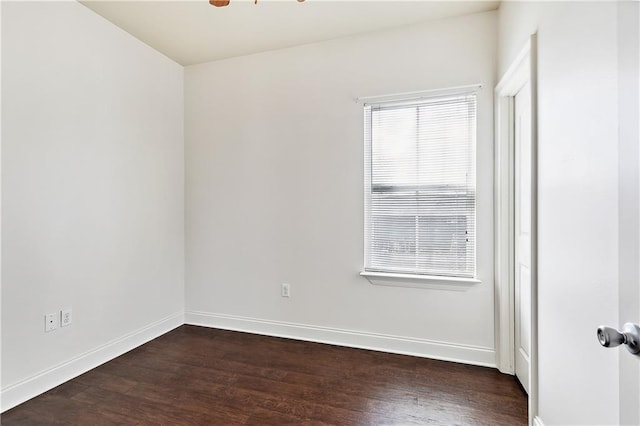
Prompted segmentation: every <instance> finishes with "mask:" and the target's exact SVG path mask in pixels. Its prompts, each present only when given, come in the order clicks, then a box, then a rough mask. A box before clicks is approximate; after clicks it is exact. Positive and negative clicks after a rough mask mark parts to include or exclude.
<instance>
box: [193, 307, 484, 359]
mask: <svg viewBox="0 0 640 426" xmlns="http://www.w3.org/2000/svg"><path fill="white" fill-rule="evenodd" d="M185 324H189V325H199V326H203V327H211V328H219V329H224V330H233V331H242V332H246V333H254V334H262V335H265V336H273V337H283V338H288V339H297V340H304V341H308V342H317V343H326V344H330V345H338V346H346V347H351V348H359V349H369V350H374V351H382V352H390V353H396V354H402V355H412V356H417V357H423V358H433V359H439V360H443V361H454V362H460V363H465V364H472V365H480V366H484V367H494V368H495V350H493V349H492V348H485V347H479V346H470V345H462V344H456V343H449V342H438V341H433V340H425V339H416V338H412V337H403V336H392V335H385V334H377V333H369V332H362V331H355V330H342V329H337V328H328V327H319V326H313V325H306V324H296V323H289V322H283V321H272V320H263V319H258V318H247V317H239V316H235V315H224V314H216V313H211V312H197V311H187V312H185Z"/></svg>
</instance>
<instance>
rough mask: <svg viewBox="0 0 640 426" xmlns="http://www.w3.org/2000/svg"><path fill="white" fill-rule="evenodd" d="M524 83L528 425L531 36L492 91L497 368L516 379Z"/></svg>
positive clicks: (534, 194)
mask: <svg viewBox="0 0 640 426" xmlns="http://www.w3.org/2000/svg"><path fill="white" fill-rule="evenodd" d="M527 81H529V83H530V87H531V151H532V152H531V354H530V367H529V368H530V371H529V424H530V425H531V424H533V421H534V418H536V416H537V414H538V214H537V212H538V121H537V110H538V97H537V95H538V76H537V37H536V34H532V35H531V37H530V38H529V40H528V41H527V43H526V45H525V46H524V48H523V49H522V51H521V52H520V54H519V55H518V56H517V57H516V59H515V61H514V62H513V63H512V64H511V66H510V67H509V69H508V70H507V72H505V74H504V76H503V77H502V79H501V80H500V82H499V83H498V85H497V86H496V88H495V94H494V96H495V146H494V153H495V158H494V161H495V164H494V176H495V188H494V189H495V192H494V194H495V195H494V209H495V216H494V220H495V223H494V239H495V253H494V254H495V307H496V311H495V315H496V316H495V325H496V328H495V336H496V365H497V367H498V369H499V370H500V371H502V372H503V373H508V374H514V373H515V331H514V330H515V326H514V324H515V301H514V297H515V280H514V267H513V266H514V258H515V247H514V244H513V242H514V236H515V229H514V228H515V226H514V210H515V196H514V189H515V188H514V176H515V173H514V172H515V170H514V161H515V156H514V149H513V146H514V140H515V134H514V131H513V126H512V125H511V123H512V122H513V117H514V114H513V112H514V102H513V100H514V96H515V95H516V93H517V92H518V90H520V88H521V87H522V86H523V85H524V84H525V83H526V82H527Z"/></svg>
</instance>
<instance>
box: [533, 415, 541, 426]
mask: <svg viewBox="0 0 640 426" xmlns="http://www.w3.org/2000/svg"><path fill="white" fill-rule="evenodd" d="M533 426H544V423H542V420H541V419H540V417H538V416H535V417H534V418H533Z"/></svg>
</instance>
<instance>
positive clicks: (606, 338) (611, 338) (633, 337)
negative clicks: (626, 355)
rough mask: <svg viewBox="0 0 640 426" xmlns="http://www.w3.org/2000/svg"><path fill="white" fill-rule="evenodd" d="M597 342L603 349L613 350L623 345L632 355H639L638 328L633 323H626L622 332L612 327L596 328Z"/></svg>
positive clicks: (639, 334) (639, 336)
mask: <svg viewBox="0 0 640 426" xmlns="http://www.w3.org/2000/svg"><path fill="white" fill-rule="evenodd" d="M598 341H599V342H600V344H601V345H602V346H604V347H605V348H613V347H616V346H620V345H622V344H623V343H624V344H625V345H627V349H628V350H629V352H631V353H632V354H636V355H637V354H640V327H638V325H636V324H633V323H630V322H628V323H626V324H625V325H624V327H623V328H622V331H618V330H616V329H615V328H613V327H607V326H604V325H601V326H600V327H598Z"/></svg>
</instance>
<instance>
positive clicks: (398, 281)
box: [358, 85, 481, 291]
mask: <svg viewBox="0 0 640 426" xmlns="http://www.w3.org/2000/svg"><path fill="white" fill-rule="evenodd" d="M480 88H481V86H480V85H471V86H461V87H455V88H450V89H441V90H429V91H422V92H409V93H399V94H393V95H385V96H375V97H366V98H359V99H358V102H359V103H361V104H362V105H363V106H366V105H369V104H375V103H386V102H404V101H414V100H420V99H427V98H433V97H441V96H451V95H460V94H469V93H474V92H477V91H478V90H479V89H480ZM363 139H365V138H363ZM364 143H365V144H366V143H370V141H367V140H364ZM365 161H366V158H365ZM365 173H366V167H365ZM365 181H366V179H365ZM369 190H370V188H367V187H366V184H365V191H369ZM365 196H366V193H365ZM365 209H366V206H365ZM364 215H365V222H366V215H367V212H366V211H365V212H364ZM366 226H367V224H366V223H365V227H366ZM367 238H368V233H367V231H366V229H365V241H364V244H365V246H364V247H366V245H367V241H366V239H367ZM477 246H478V243H477V241H476V247H477ZM476 274H477V271H476ZM360 276H362V277H364V278H366V279H367V280H368V281H369V282H370V283H371V284H374V285H382V286H394V287H410V288H427V289H440V290H454V291H466V290H468V289H469V288H470V287H472V286H474V285H476V284H480V283H481V281H480V280H479V279H478V278H477V276H475V277H473V278H463V277H449V276H435V275H422V274H420V275H418V274H400V273H392V272H377V271H376V272H374V271H366V270H364V268H363V270H362V271H361V272H360Z"/></svg>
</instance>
